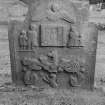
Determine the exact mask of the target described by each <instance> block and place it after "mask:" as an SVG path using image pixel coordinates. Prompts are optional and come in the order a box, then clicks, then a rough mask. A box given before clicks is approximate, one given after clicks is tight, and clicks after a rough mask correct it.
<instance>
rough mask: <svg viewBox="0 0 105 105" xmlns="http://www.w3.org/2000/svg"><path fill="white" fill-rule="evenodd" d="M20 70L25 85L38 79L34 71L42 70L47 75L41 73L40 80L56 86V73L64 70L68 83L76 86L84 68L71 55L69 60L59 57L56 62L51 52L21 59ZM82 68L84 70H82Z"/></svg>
mask: <svg viewBox="0 0 105 105" xmlns="http://www.w3.org/2000/svg"><path fill="white" fill-rule="evenodd" d="M21 63H22V70H23V71H24V72H25V75H24V81H25V83H26V84H27V85H30V84H33V83H35V81H36V80H38V78H40V77H38V75H37V73H36V72H38V71H42V72H45V73H46V74H47V75H43V77H42V80H43V81H44V82H45V83H48V84H49V85H50V86H51V87H53V88H55V87H57V85H58V83H57V74H58V73H60V72H65V73H67V74H69V85H70V86H71V87H77V86H80V85H81V83H80V82H81V81H80V79H81V78H82V79H81V80H82V81H83V79H84V76H85V75H84V72H85V68H84V67H82V63H80V62H79V61H78V59H77V57H71V60H67V59H61V61H60V63H59V64H57V63H56V58H55V55H54V53H53V52H49V53H48V55H46V56H45V55H42V56H40V57H39V58H37V59H36V58H34V59H33V58H27V57H25V58H24V59H22V60H21ZM83 69H84V70H83Z"/></svg>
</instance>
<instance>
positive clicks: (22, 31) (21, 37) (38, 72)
mask: <svg viewBox="0 0 105 105" xmlns="http://www.w3.org/2000/svg"><path fill="white" fill-rule="evenodd" d="M37 3H39V4H37ZM37 3H33V4H30V5H29V13H28V15H27V18H26V20H25V22H23V23H22V22H19V21H11V23H10V26H9V43H10V56H11V69H12V79H13V82H14V83H16V84H17V85H26V86H27V85H28V86H36V87H39V88H58V89H70V88H71V87H78V88H86V89H92V88H93V84H94V71H95V59H96V47H97V35H98V31H97V28H96V26H95V25H94V24H93V23H88V22H86V23H83V22H80V23H78V20H80V17H78V16H77V15H78V13H79V12H78V13H77V10H78V8H77V9H76V7H75V6H74V5H73V3H72V2H70V1H69V0H67V1H66V2H65V1H63V0H62V1H61V0H54V1H53V0H52V1H50V0H49V2H47V1H46V0H44V1H42V0H41V1H40V0H39V2H38V1H37ZM68 4H69V5H68Z"/></svg>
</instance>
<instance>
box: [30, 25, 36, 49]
mask: <svg viewBox="0 0 105 105" xmlns="http://www.w3.org/2000/svg"><path fill="white" fill-rule="evenodd" d="M29 35H30V37H31V39H30V45H31V48H33V47H35V46H38V33H37V26H36V25H35V24H31V25H30V27H29Z"/></svg>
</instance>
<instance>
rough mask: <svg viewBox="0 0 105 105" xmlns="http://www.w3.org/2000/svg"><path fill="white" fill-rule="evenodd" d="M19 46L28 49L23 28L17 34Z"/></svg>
mask: <svg viewBox="0 0 105 105" xmlns="http://www.w3.org/2000/svg"><path fill="white" fill-rule="evenodd" d="M19 46H20V49H22V50H26V49H28V36H27V32H26V31H25V30H23V31H22V32H21V33H20V35H19Z"/></svg>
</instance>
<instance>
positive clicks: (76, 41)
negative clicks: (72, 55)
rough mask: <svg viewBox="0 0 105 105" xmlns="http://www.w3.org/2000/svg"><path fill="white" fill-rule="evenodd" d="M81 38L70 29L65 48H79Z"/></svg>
mask: <svg viewBox="0 0 105 105" xmlns="http://www.w3.org/2000/svg"><path fill="white" fill-rule="evenodd" d="M80 38H81V36H80V35H78V34H77V33H76V32H75V30H74V29H73V28H70V31H69V35H68V41H67V46H68V47H70V46H71V47H73V46H81V40H80Z"/></svg>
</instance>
